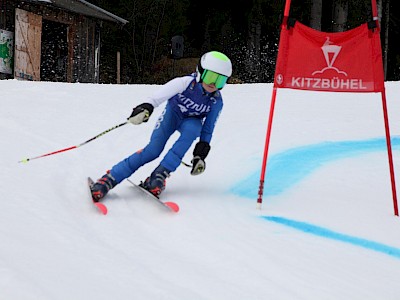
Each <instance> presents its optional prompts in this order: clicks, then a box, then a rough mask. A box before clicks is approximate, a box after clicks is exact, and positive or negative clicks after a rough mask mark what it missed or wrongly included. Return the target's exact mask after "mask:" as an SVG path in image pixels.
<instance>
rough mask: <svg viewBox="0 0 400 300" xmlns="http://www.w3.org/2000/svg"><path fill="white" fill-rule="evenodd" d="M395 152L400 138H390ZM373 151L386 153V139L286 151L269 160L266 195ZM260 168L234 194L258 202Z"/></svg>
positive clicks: (234, 190)
mask: <svg viewBox="0 0 400 300" xmlns="http://www.w3.org/2000/svg"><path fill="white" fill-rule="evenodd" d="M391 144H392V150H398V149H400V138H392V139H391ZM374 151H386V139H385V138H376V139H370V140H365V141H343V142H324V143H320V144H315V145H309V146H302V147H298V148H293V149H289V150H286V151H284V152H281V153H278V154H275V155H272V156H269V157H268V161H267V172H266V177H265V186H264V195H265V196H273V195H279V194H281V193H282V192H284V191H285V190H287V189H288V188H290V187H292V186H293V185H294V184H296V183H298V182H299V181H300V180H302V179H303V178H304V177H306V176H307V175H309V174H310V173H312V172H313V171H315V170H316V169H317V168H319V167H321V166H323V165H325V164H326V163H329V162H331V161H334V160H339V159H343V158H348V157H354V156H358V155H362V154H366V153H369V152H374ZM260 172H261V169H259V170H257V171H256V172H254V173H253V174H251V175H250V176H248V177H247V178H245V179H244V180H241V181H240V182H239V183H237V184H236V185H235V186H234V187H233V188H232V189H231V192H232V193H233V194H235V195H238V196H241V197H245V198H251V199H255V198H256V197H257V192H258V185H259V182H260Z"/></svg>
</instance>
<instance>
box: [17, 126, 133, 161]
mask: <svg viewBox="0 0 400 300" xmlns="http://www.w3.org/2000/svg"><path fill="white" fill-rule="evenodd" d="M127 123H128V122H125V123H121V124H119V125H116V126H114V127H111V128H110V129H107V130H105V131H103V132H102V133H99V134H98V135H96V136H95V137H92V138H91V139H89V140H87V141H86V142H83V143H81V144H79V145H76V146H72V147H68V148H65V149H61V150H57V151H53V152H50V153H46V154H43V155H39V156H35V157H31V158H25V159H22V160H20V161H19V163H21V162H22V163H27V162H28V161H30V160H33V159H37V158H41V157H45V156H50V155H53V154H57V153H61V152H65V151H68V150H72V149H76V148H79V147H81V146H83V145H86V144H87V143H89V142H91V141H93V140H95V139H97V138H99V137H101V136H102V135H104V134H106V133H108V132H110V131H112V130H114V129H117V128H119V127H121V126H124V125H125V124H127Z"/></svg>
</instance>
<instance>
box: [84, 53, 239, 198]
mask: <svg viewBox="0 0 400 300" xmlns="http://www.w3.org/2000/svg"><path fill="white" fill-rule="evenodd" d="M231 74H232V64H231V61H230V59H229V58H228V57H227V56H226V55H225V54H223V53H221V52H217V51H211V52H207V53H205V54H204V55H203V56H202V57H201V58H200V60H199V63H198V65H197V68H196V72H195V73H193V74H190V75H187V76H183V77H177V78H174V79H172V80H171V81H169V82H167V83H166V84H164V85H163V86H162V87H161V88H160V90H158V91H157V92H156V93H155V94H153V95H152V96H151V97H149V98H147V100H146V102H145V103H142V104H140V105H138V106H137V107H135V108H134V109H133V112H132V114H131V115H130V116H129V117H128V122H130V123H132V124H135V125H138V124H141V123H142V122H147V121H148V120H149V117H150V116H151V114H152V112H153V110H154V107H157V106H159V105H160V104H161V103H163V102H165V101H168V102H167V104H166V107H165V109H164V111H163V113H162V114H161V116H160V117H159V119H158V121H157V123H156V126H155V128H154V130H153V133H152V135H151V137H150V142H149V143H148V145H147V146H146V147H145V148H144V149H142V150H139V151H137V152H136V153H134V154H132V155H131V156H129V157H127V158H125V159H124V160H122V161H121V162H119V163H117V164H116V165H115V166H113V167H112V168H111V170H109V171H107V173H106V174H105V175H103V176H102V177H101V178H100V179H99V180H98V181H97V182H96V183H95V184H94V185H93V186H92V187H91V192H92V197H93V200H94V201H95V202H98V201H100V199H102V198H103V197H104V196H105V195H106V194H107V193H108V191H109V190H110V189H112V188H114V187H115V186H116V185H117V184H119V183H120V182H121V181H122V180H124V179H126V178H128V177H129V176H131V175H132V174H133V173H134V172H135V171H136V170H137V169H139V168H140V167H141V166H143V165H145V164H146V163H148V162H150V161H152V160H154V159H156V158H157V157H159V156H160V154H161V152H162V151H163V149H164V147H165V144H166V143H167V141H168V139H169V138H170V136H171V135H172V134H173V133H174V132H175V131H176V130H178V131H179V132H180V137H179V138H178V139H177V141H176V142H175V143H174V145H173V146H172V148H171V149H170V150H169V151H168V152H167V154H166V155H165V157H164V158H163V159H162V161H161V162H160V164H159V166H158V167H157V168H156V169H155V170H154V171H153V172H152V173H151V175H150V176H149V177H147V178H146V180H145V181H144V182H142V183H141V186H142V187H144V188H145V189H147V190H148V191H150V192H151V193H152V194H153V195H155V196H157V197H158V196H159V195H160V193H161V192H162V191H163V190H164V189H165V182H166V178H167V177H169V176H170V173H172V172H174V171H175V170H176V169H177V168H178V166H179V165H180V164H181V161H182V158H183V156H184V155H185V153H186V152H187V150H189V148H190V146H191V145H192V143H193V141H194V140H196V139H197V138H198V137H200V140H199V141H198V142H197V144H196V146H195V148H194V151H193V159H192V161H191V163H192V169H191V172H190V174H191V175H199V174H201V173H203V172H204V170H205V168H206V163H205V158H206V157H207V155H208V153H209V151H210V149H211V147H210V141H211V137H212V134H213V131H214V126H215V124H216V121H217V119H218V117H219V114H220V112H221V109H222V106H223V101H222V96H221V92H220V90H221V89H222V88H223V87H224V86H225V84H226V82H227V80H228V78H229V77H230V76H231Z"/></svg>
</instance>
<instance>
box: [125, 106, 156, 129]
mask: <svg viewBox="0 0 400 300" xmlns="http://www.w3.org/2000/svg"><path fill="white" fill-rule="evenodd" d="M153 110H154V106H153V105H151V104H150V103H143V104H140V105H138V106H136V107H135V108H134V109H133V111H132V114H131V115H130V116H129V118H128V122H130V123H132V124H135V125H139V124H140V123H142V122H147V121H148V120H149V118H150V116H151V114H152V113H153Z"/></svg>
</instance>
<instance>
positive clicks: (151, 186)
mask: <svg viewBox="0 0 400 300" xmlns="http://www.w3.org/2000/svg"><path fill="white" fill-rule="evenodd" d="M169 173H170V171H168V170H167V169H166V168H164V167H163V166H162V165H159V166H158V167H157V168H156V169H155V170H154V171H153V173H151V175H150V177H147V178H146V180H145V181H144V182H141V183H140V184H139V186H141V187H143V188H145V189H146V190H148V191H149V192H150V193H152V194H153V195H154V196H156V197H157V198H158V197H159V196H160V194H161V192H162V191H163V190H165V185H166V179H167V178H168V177H169Z"/></svg>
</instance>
